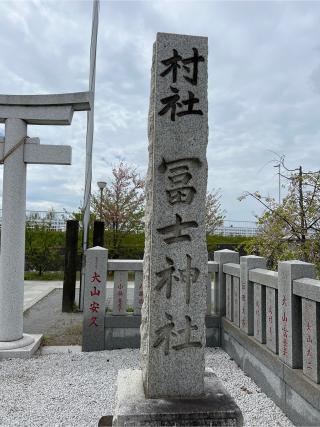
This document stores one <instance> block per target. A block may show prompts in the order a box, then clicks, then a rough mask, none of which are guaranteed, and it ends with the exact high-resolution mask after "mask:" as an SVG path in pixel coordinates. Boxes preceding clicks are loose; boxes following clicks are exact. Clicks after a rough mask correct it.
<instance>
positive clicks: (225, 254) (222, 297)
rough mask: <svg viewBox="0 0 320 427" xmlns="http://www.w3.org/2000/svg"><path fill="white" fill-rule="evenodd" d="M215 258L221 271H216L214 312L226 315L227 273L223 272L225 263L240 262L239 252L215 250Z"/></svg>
mask: <svg viewBox="0 0 320 427" xmlns="http://www.w3.org/2000/svg"><path fill="white" fill-rule="evenodd" d="M214 260H215V261H217V262H218V263H219V271H218V273H216V277H215V278H216V280H215V286H214V312H215V314H219V315H220V316H224V315H225V314H226V275H225V273H224V272H223V264H226V263H229V262H232V263H235V264H237V263H239V253H238V252H235V251H230V250H229V249H222V250H220V251H215V252H214Z"/></svg>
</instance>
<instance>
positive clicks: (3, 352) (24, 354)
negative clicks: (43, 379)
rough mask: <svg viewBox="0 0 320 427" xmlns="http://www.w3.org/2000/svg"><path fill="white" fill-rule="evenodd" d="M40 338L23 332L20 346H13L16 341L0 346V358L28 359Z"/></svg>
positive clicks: (38, 344) (34, 350)
mask: <svg viewBox="0 0 320 427" xmlns="http://www.w3.org/2000/svg"><path fill="white" fill-rule="evenodd" d="M41 340H42V335H27V334H24V336H23V338H22V339H21V340H19V341H20V342H21V344H22V347H15V343H17V342H13V343H12V348H7V349H2V348H1V347H0V360H4V359H11V358H19V359H29V358H30V357H32V356H33V355H34V353H35V352H36V351H37V350H38V348H39V346H40V344H41ZM19 341H18V342H19ZM0 344H1V343H0ZM5 344H10V343H5ZM0 422H1V421H0Z"/></svg>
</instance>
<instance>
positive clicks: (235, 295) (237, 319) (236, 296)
mask: <svg viewBox="0 0 320 427" xmlns="http://www.w3.org/2000/svg"><path fill="white" fill-rule="evenodd" d="M239 293H240V279H239V277H236V276H233V323H234V324H235V325H237V326H240V315H239V314H240V313H239V312H240V301H239Z"/></svg>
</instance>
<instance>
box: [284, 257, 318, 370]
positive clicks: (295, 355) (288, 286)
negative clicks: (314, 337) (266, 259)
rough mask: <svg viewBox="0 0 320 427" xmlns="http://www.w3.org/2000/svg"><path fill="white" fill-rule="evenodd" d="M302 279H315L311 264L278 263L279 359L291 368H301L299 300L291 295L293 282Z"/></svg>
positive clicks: (313, 268)
mask: <svg viewBox="0 0 320 427" xmlns="http://www.w3.org/2000/svg"><path fill="white" fill-rule="evenodd" d="M303 277H306V278H311V279H312V278H314V277H315V267H314V265H313V264H310V263H307V262H303V261H296V260H294V261H281V262H279V267H278V280H279V283H278V319H279V321H278V325H279V358H280V359H281V360H282V361H283V362H284V363H286V364H287V365H288V366H290V367H291V368H302V317H301V298H300V297H298V296H296V295H294V294H293V280H296V279H301V278H303Z"/></svg>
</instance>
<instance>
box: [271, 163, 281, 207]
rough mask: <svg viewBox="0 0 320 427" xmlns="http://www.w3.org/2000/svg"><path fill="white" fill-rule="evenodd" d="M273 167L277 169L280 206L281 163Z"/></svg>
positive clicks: (279, 201)
mask: <svg viewBox="0 0 320 427" xmlns="http://www.w3.org/2000/svg"><path fill="white" fill-rule="evenodd" d="M273 167H274V168H278V177H279V181H278V203H279V205H280V203H281V181H280V168H281V163H279V164H278V165H274V166H273Z"/></svg>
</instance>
